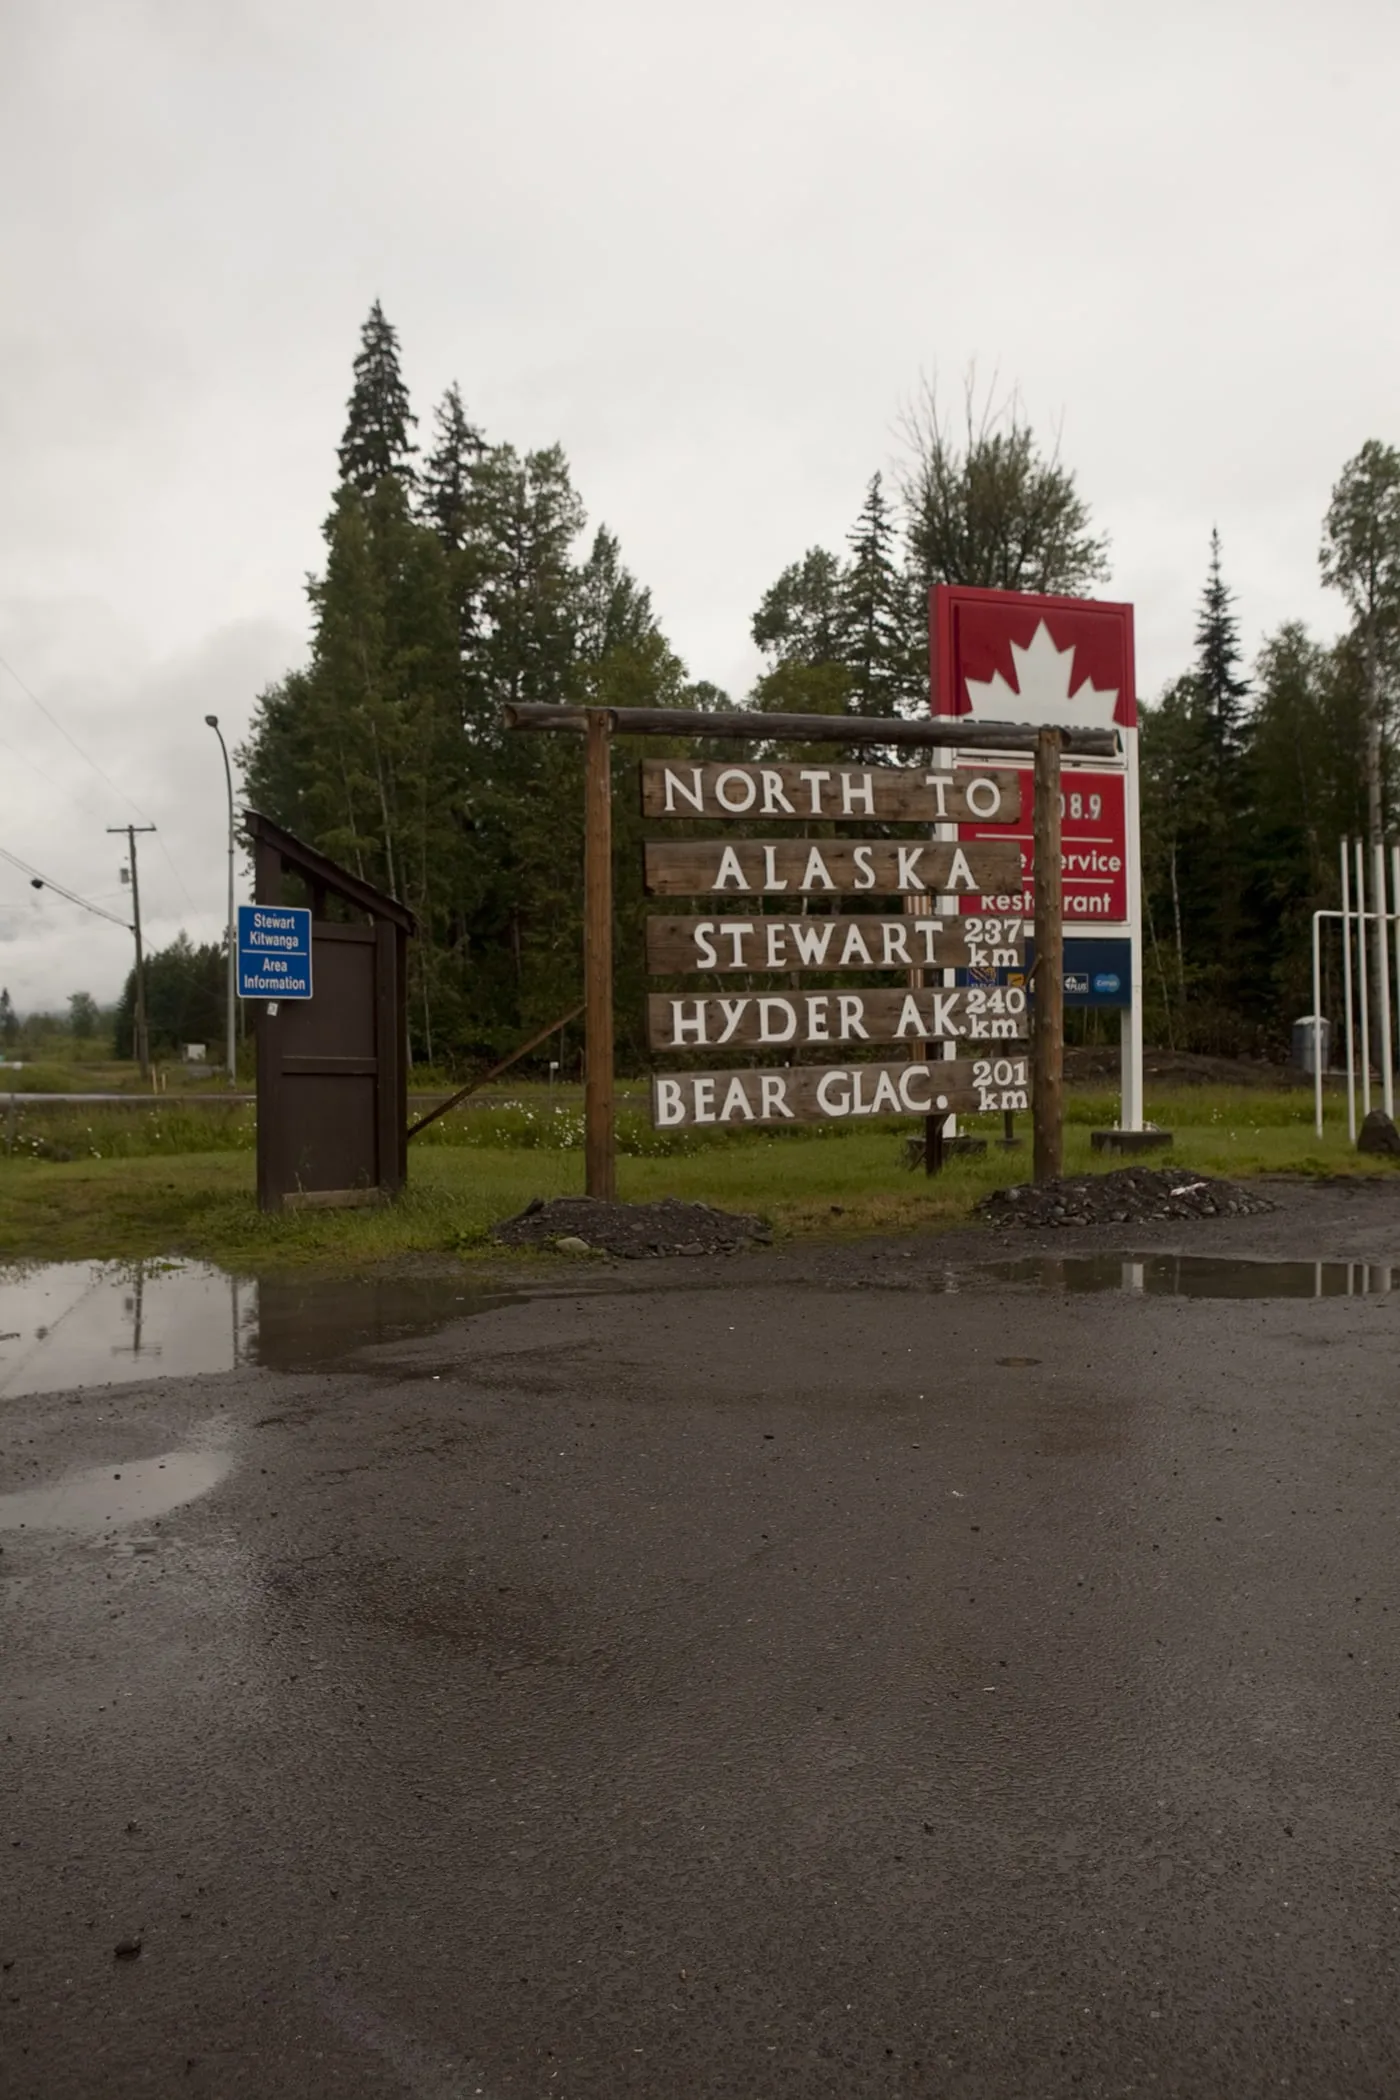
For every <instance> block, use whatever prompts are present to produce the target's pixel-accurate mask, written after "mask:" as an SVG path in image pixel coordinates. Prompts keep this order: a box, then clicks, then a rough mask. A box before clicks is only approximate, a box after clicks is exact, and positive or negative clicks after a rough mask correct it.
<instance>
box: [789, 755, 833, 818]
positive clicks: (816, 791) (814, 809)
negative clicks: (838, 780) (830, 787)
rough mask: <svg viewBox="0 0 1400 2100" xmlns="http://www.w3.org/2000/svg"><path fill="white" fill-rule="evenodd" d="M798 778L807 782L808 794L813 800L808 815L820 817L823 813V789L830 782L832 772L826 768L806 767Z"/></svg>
mask: <svg viewBox="0 0 1400 2100" xmlns="http://www.w3.org/2000/svg"><path fill="white" fill-rule="evenodd" d="M797 777H798V779H799V780H804V781H806V783H807V792H808V794H809V795H810V796H811V798H812V801H811V807H810V809H809V810H808V815H809V816H813V817H819V816H820V815H821V813H822V788H823V786H824V785H825V783H826V782H827V781H828V780H830V778H831V774H830V772H829V771H828V770H827V768H826V767H825V766H804V767H803V768H802V771H801V772H800V773H799V774H798V776H797Z"/></svg>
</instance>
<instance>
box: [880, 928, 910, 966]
mask: <svg viewBox="0 0 1400 2100" xmlns="http://www.w3.org/2000/svg"><path fill="white" fill-rule="evenodd" d="M913 923H914V924H915V925H916V926H917V925H918V924H919V923H920V922H919V921H918V920H917V919H916V920H915V921H914V922H913ZM880 937H881V940H882V941H883V943H884V951H885V952H884V955H883V956H882V957H881V960H882V961H883V962H884V963H885V965H886V966H887V967H888V968H893V966H894V965H895V964H896V963H904V964H908V961H909V934H908V931H907V929H906V928H905V926H904V925H903V924H902V922H901V921H900V920H898V919H895V920H894V921H890V920H888V919H887V920H886V921H885V923H884V925H883V926H882V927H881V928H880Z"/></svg>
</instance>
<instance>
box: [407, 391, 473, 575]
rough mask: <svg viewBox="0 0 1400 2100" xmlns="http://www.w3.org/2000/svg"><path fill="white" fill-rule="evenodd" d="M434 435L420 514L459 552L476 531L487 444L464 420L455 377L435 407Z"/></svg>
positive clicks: (422, 479) (426, 463)
mask: <svg viewBox="0 0 1400 2100" xmlns="http://www.w3.org/2000/svg"><path fill="white" fill-rule="evenodd" d="M433 423H434V427H435V432H436V434H435V436H434V439H433V445H432V449H431V451H430V452H429V453H428V455H427V457H426V458H425V460H424V461H423V466H422V471H421V473H420V474H419V477H418V516H419V517H420V518H421V519H422V520H423V523H424V524H425V525H431V526H432V528H433V531H434V532H435V533H436V534H437V536H438V538H439V539H440V540H441V541H442V544H443V546H444V547H446V548H447V549H448V551H449V552H450V553H453V554H460V553H461V552H462V550H463V549H464V548H465V547H466V545H467V542H468V540H469V539H470V538H471V537H472V534H473V532H474V530H475V526H476V519H477V509H478V504H477V495H476V484H475V475H476V470H477V468H478V467H479V466H480V464H481V460H482V457H483V455H484V453H485V451H486V443H485V440H484V439H483V437H482V435H481V432H480V431H479V430H478V429H477V427H476V425H475V424H474V423H471V422H469V421H468V419H467V412H466V409H465V408H464V407H463V405H462V392H461V388H460V387H459V386H458V384H457V382H456V380H455V379H454V380H453V382H452V384H451V386H450V387H449V388H448V389H447V392H446V393H445V394H444V395H443V397H442V400H441V401H440V402H439V403H438V406H437V408H436V409H435V410H434V411H433Z"/></svg>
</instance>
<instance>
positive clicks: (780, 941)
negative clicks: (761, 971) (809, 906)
mask: <svg viewBox="0 0 1400 2100" xmlns="http://www.w3.org/2000/svg"><path fill="white" fill-rule="evenodd" d="M764 930H765V932H766V933H767V935H768V967H769V969H770V970H780V969H782V967H783V965H784V963H785V962H786V960H787V921H786V920H785V919H769V920H767V921H766V922H765V927H764Z"/></svg>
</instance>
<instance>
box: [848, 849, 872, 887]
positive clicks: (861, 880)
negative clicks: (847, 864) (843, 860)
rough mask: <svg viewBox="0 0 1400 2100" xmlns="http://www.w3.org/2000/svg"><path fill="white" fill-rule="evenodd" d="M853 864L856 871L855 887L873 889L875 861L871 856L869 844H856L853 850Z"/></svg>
mask: <svg viewBox="0 0 1400 2100" xmlns="http://www.w3.org/2000/svg"><path fill="white" fill-rule="evenodd" d="M851 865H852V866H853V867H854V869H855V871H856V880H855V887H856V888H857V889H858V890H873V889H874V887H875V863H874V862H873V861H872V859H871V858H870V848H869V847H868V846H856V847H854V848H853V849H852V852H851Z"/></svg>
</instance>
